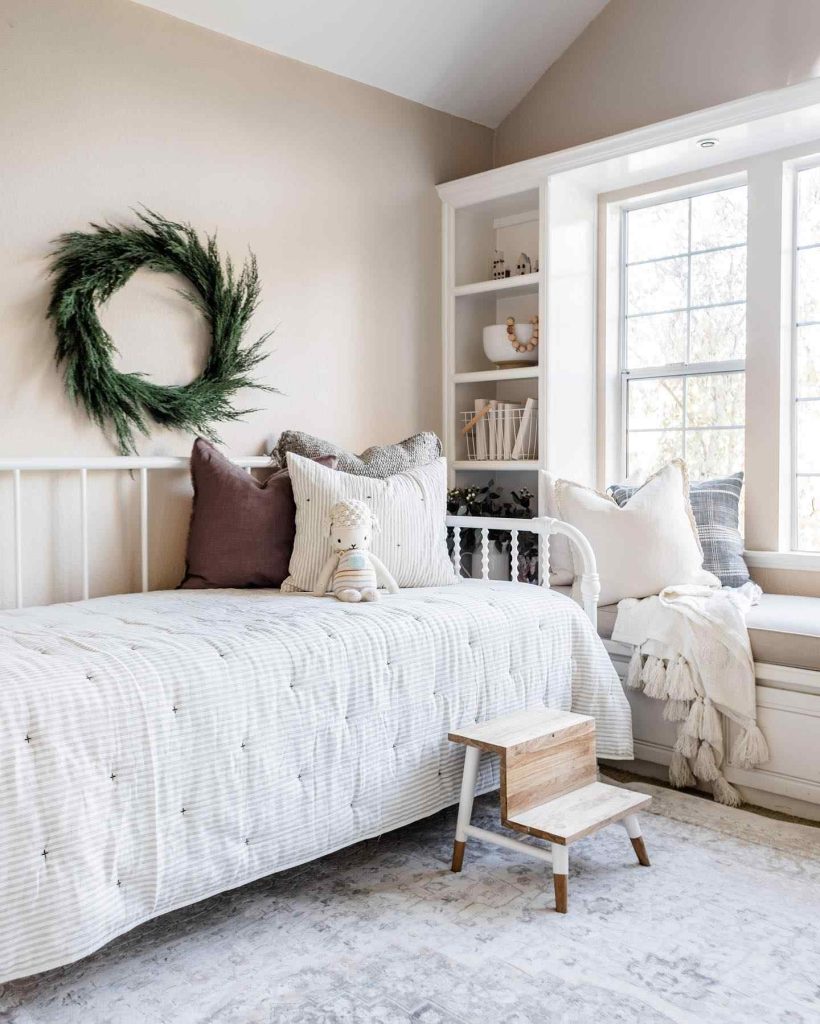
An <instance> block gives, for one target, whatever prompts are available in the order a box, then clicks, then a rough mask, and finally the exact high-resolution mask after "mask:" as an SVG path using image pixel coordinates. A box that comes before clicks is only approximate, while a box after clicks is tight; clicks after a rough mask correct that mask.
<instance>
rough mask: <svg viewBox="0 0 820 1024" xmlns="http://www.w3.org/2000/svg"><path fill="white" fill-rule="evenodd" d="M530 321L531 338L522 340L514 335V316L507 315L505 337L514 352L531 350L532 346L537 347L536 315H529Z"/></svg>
mask: <svg viewBox="0 0 820 1024" xmlns="http://www.w3.org/2000/svg"><path fill="white" fill-rule="evenodd" d="M530 323H531V324H532V338H530V340H529V341H526V342H522V341H519V340H518V338H516V336H515V317H514V316H508V317H507V339H508V340H509V343H510V344H511V345H512V347H513V348H514V349H515V351H516V352H532V350H533V349H534V348H537V347H538V317H537V316H531V317H530Z"/></svg>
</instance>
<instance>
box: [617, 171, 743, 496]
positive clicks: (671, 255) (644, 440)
mask: <svg viewBox="0 0 820 1024" xmlns="http://www.w3.org/2000/svg"><path fill="white" fill-rule="evenodd" d="M684 250H685V251H684ZM623 251H624V256H623V266H622V274H623V279H624V292H623V294H624V307H625V308H624V312H623V339H624V340H623V370H624V372H625V373H626V374H627V376H626V378H625V379H626V387H625V395H624V397H625V403H626V410H625V416H626V469H627V475H628V476H629V477H630V479H638V478H639V477H645V476H647V475H649V474H650V473H653V472H655V471H656V470H657V469H659V468H660V466H662V465H663V464H664V463H665V462H668V461H669V460H670V459H672V458H676V457H677V458H684V459H685V460H686V461H687V463H688V464H689V475H690V478H691V479H693V480H697V479H704V478H706V477H709V476H719V475H727V474H729V473H734V472H737V471H738V470H741V469H742V468H743V448H744V439H745V437H744V435H745V427H744V425H745V374H744V373H743V372H742V371H740V372H737V371H734V370H733V371H731V372H730V371H729V370H728V368H727V367H720V368H718V366H717V365H716V366H715V370H714V371H713V372H709V371H708V369H706V367H705V366H704V364H707V366H708V364H709V363H715V364H718V363H725V362H727V361H730V360H732V361H734V360H741V361H742V360H743V359H744V358H745V354H746V187H745V186H736V187H732V188H730V189H722V190H717V191H715V192H710V193H703V194H702V195H698V196H693V197H691V198H688V199H678V200H672V201H670V202H668V203H659V204H656V205H654V206H650V207H643V208H640V209H637V210H632V211H628V212H627V213H626V214H625V215H624V250H623ZM694 363H697V364H698V367H697V371H698V372H697V373H692V374H687V373H683V374H680V368H681V366H683V367H684V368H685V367H686V366H689V365H692V364H694ZM673 366H675V367H678V370H677V375H676V376H669V369H667V368H671V367H673ZM692 368H693V369H694V366H693V367H692ZM637 369H640V370H641V371H642V373H641V376H640V377H636V378H630V377H629V376H628V373H629V370H637ZM655 371H657V373H656V372H655ZM664 371H665V372H664Z"/></svg>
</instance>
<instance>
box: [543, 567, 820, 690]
mask: <svg viewBox="0 0 820 1024" xmlns="http://www.w3.org/2000/svg"><path fill="white" fill-rule="evenodd" d="M553 590H555V591H556V593H561V594H566V595H567V596H568V597H571V596H572V587H553ZM617 614H618V606H617V605H615V604H610V605H603V606H602V607H600V608H599V609H598V634H599V635H600V636H601V638H602V639H604V640H608V639H609V638H610V637H611V636H612V630H613V628H614V626H615V618H616V616H617ZM746 625H747V626H748V628H749V640H750V641H751V644H752V654H753V655H754V659H755V661H757V662H763V663H765V664H768V665H785V666H788V667H789V668H805V669H810V670H811V671H813V672H820V597H793V596H792V595H790V594H764V595H763V596H762V597H761V599H760V603H759V604H757V605H755V606H754V608H751V609H750V610H749V614H748V615H747V616H746Z"/></svg>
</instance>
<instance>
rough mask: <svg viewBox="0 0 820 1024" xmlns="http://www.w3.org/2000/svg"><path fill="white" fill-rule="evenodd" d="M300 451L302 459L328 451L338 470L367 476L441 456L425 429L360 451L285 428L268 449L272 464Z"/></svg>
mask: <svg viewBox="0 0 820 1024" xmlns="http://www.w3.org/2000/svg"><path fill="white" fill-rule="evenodd" d="M288 452H293V454H294V455H301V456H302V457H303V458H305V459H318V458H320V457H321V456H323V455H332V456H333V457H334V458H335V459H336V469H337V470H338V471H339V472H340V473H352V474H353V475H354V476H369V477H378V478H379V479H384V478H385V477H388V476H393V474H394V473H406V472H407V471H408V470H410V469H418V468H419V466H426V465H427V464H428V463H430V462H433V461H434V460H435V459H437V458H439V457H440V456H441V441H439V439H438V438H437V437H436V435H435V434H432V433H430V432H429V431H425V432H424V433H422V434H413V436H412V437H408V438H407V440H406V441H399V442H398V443H397V444H385V445H374V446H373V447H372V448H368V449H367V450H366V451H363V452H362V454H361V455H354V454H353V452H348V451H345V449H344V448H340V447H339V446H338V445H335V444H331V442H330V441H323V440H322V439H321V438H319V437H313V436H312V435H311V434H304V433H302V431H301V430H285V431H284V432H283V433H282V434H281V436H280V437H279V440H278V441H277V442H276V445H275V446H274V448H273V450H272V451H271V458H272V459H273V460H274V465H277V466H282V467H284V466H286V465H287V454H288Z"/></svg>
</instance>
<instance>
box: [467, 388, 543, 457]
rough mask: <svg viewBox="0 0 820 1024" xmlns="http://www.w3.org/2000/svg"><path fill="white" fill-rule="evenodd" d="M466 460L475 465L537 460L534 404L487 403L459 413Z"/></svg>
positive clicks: (536, 429) (531, 402) (535, 409)
mask: <svg viewBox="0 0 820 1024" xmlns="http://www.w3.org/2000/svg"><path fill="white" fill-rule="evenodd" d="M461 423H462V426H461V433H462V434H463V435H464V437H465V439H466V441H467V458H468V459H469V460H470V461H474V462H511V461H519V460H521V461H523V460H531V459H537V458H538V414H537V405H536V403H535V402H533V401H532V400H530V401H529V402H528V403H527V404H526V405H513V404H512V403H509V402H497V403H494V402H488V403H487V404H486V405H485V406H483V407H482V408H480V409H478V410H475V409H474V410H471V411H470V412H462V413H461Z"/></svg>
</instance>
